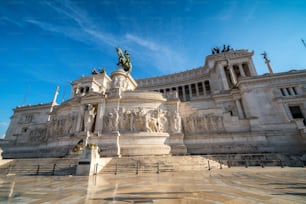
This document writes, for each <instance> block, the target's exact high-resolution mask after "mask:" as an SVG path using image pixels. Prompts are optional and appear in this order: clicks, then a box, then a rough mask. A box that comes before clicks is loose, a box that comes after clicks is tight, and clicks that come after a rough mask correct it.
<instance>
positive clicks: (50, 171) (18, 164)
mask: <svg viewBox="0 0 306 204" xmlns="http://www.w3.org/2000/svg"><path fill="white" fill-rule="evenodd" d="M77 162H78V160H77V159H62V158H40V159H37V158H36V159H35V158H33V159H15V160H12V161H11V162H9V163H7V164H5V165H3V166H1V167H0V174H16V175H74V174H75V170H76V164H77Z"/></svg>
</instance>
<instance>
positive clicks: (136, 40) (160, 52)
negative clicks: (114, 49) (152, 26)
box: [125, 33, 187, 73]
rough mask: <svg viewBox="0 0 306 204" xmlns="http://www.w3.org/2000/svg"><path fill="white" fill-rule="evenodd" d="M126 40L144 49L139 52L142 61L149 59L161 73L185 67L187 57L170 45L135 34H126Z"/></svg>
mask: <svg viewBox="0 0 306 204" xmlns="http://www.w3.org/2000/svg"><path fill="white" fill-rule="evenodd" d="M125 38H126V40H128V41H129V43H132V44H134V45H136V46H137V49H138V50H145V52H141V55H142V59H144V60H145V61H146V62H145V61H143V63H148V60H149V61H151V62H150V63H151V65H153V66H154V67H155V68H157V69H158V70H159V71H160V72H162V73H169V72H175V71H178V70H182V69H183V68H186V65H187V59H186V58H185V57H183V56H182V55H181V54H180V53H179V52H177V50H176V51H174V49H171V47H170V46H167V45H165V44H164V43H161V42H156V41H153V40H150V39H145V38H143V37H140V36H138V35H136V34H130V33H128V34H126V35H125Z"/></svg>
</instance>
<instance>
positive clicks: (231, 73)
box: [229, 64, 237, 85]
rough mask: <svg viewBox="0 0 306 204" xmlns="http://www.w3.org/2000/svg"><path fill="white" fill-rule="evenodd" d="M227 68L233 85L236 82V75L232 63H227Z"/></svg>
mask: <svg viewBox="0 0 306 204" xmlns="http://www.w3.org/2000/svg"><path fill="white" fill-rule="evenodd" d="M229 70H230V75H231V79H232V82H233V84H234V85H236V84H237V76H236V74H235V72H234V68H233V65H232V64H230V65H229Z"/></svg>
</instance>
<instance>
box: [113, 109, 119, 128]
mask: <svg viewBox="0 0 306 204" xmlns="http://www.w3.org/2000/svg"><path fill="white" fill-rule="evenodd" d="M118 124H119V111H118V110H117V109H116V108H115V109H114V117H113V130H114V131H118V130H119V128H118Z"/></svg>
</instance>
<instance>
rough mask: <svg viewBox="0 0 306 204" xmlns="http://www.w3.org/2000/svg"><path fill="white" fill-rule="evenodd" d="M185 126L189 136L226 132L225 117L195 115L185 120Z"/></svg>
mask: <svg viewBox="0 0 306 204" xmlns="http://www.w3.org/2000/svg"><path fill="white" fill-rule="evenodd" d="M183 125H184V131H185V133H187V134H192V133H209V132H219V131H224V125H223V117H222V116H217V115H197V114H193V115H190V116H188V117H186V118H183Z"/></svg>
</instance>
